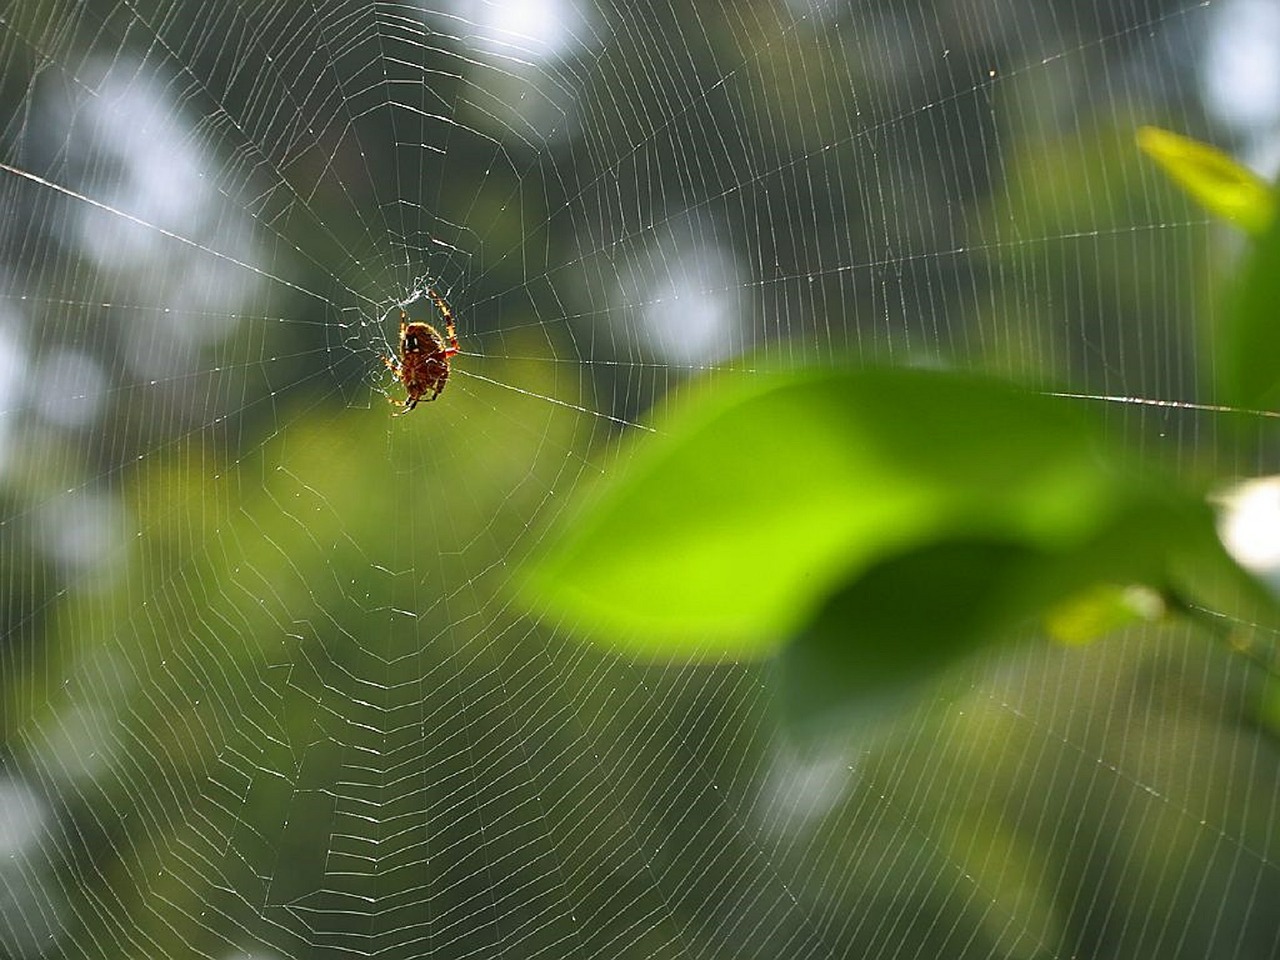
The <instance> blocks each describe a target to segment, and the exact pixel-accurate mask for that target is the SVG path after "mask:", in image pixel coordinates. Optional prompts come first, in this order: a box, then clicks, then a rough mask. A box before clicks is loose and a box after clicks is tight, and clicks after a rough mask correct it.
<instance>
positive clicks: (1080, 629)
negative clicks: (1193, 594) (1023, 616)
mask: <svg viewBox="0 0 1280 960" xmlns="http://www.w3.org/2000/svg"><path fill="white" fill-rule="evenodd" d="M1166 612H1167V608H1166V604H1165V602H1164V599H1163V598H1162V597H1161V596H1160V594H1159V593H1157V592H1156V591H1154V590H1152V589H1151V588H1150V587H1145V586H1140V585H1129V586H1120V585H1118V584H1114V583H1099V584H1095V585H1093V586H1091V587H1089V588H1087V589H1086V590H1084V591H1083V592H1081V593H1079V594H1076V595H1075V596H1071V597H1068V598H1067V599H1066V600H1064V601H1062V602H1061V603H1059V604H1057V605H1055V606H1053V607H1052V608H1050V610H1049V611H1048V613H1047V614H1046V615H1045V618H1044V627H1045V632H1046V633H1048V634H1049V636H1050V637H1052V638H1053V639H1054V640H1057V641H1058V642H1059V643H1065V644H1071V645H1078V644H1084V643H1091V642H1093V641H1094V640H1097V639H1098V638H1099V637H1102V636H1105V635H1106V634H1108V633H1111V632H1113V631H1115V630H1119V629H1121V628H1123V627H1127V626H1130V625H1132V624H1135V623H1141V622H1143V621H1152V620H1158V619H1159V618H1160V617H1162V616H1163V615H1164V614H1165V613H1166Z"/></svg>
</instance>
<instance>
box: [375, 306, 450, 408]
mask: <svg viewBox="0 0 1280 960" xmlns="http://www.w3.org/2000/svg"><path fill="white" fill-rule="evenodd" d="M427 295H428V296H429V297H431V299H432V301H433V302H434V303H435V305H436V309H437V310H439V311H440V315H441V316H442V317H444V332H445V335H444V336H443V337H442V336H440V333H439V331H438V330H436V328H435V327H433V326H431V324H429V323H423V322H421V321H419V320H414V321H410V320H409V315H408V314H407V313H405V312H404V311H403V310H401V311H400V357H399V359H397V358H395V357H383V358H382V362H383V363H384V364H386V366H387V369H388V370H390V371H391V372H392V373H394V374H395V375H396V376H397V377H398V378H399V379H400V382H401V383H403V384H404V389H405V394H406V396H405V398H404V404H403V406H404V409H403V410H401V411H400V412H399V413H397V414H396V416H398V417H399V416H403V415H404V414H406V413H408V412H409V411H410V410H412V409H413V408H414V407H416V406H417V405H418V404H419V403H426V402H429V401H431V400H434V399H435V398H436V397H438V396H440V394H441V392H442V391H443V390H444V386H445V384H446V383H447V382H448V380H449V360H450V359H451V358H452V357H454V356H456V355H457V354H458V353H459V352H460V348H459V347H458V332H457V329H456V327H455V326H454V320H453V311H452V310H450V309H449V304H447V303H446V302H445V300H444V297H442V296H440V295H439V294H438V293H436V292H435V291H434V290H428V291H427ZM391 402H392V403H396V401H395V400H392V401H391Z"/></svg>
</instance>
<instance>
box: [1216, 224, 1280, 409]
mask: <svg viewBox="0 0 1280 960" xmlns="http://www.w3.org/2000/svg"><path fill="white" fill-rule="evenodd" d="M1217 341H1218V349H1219V354H1218V355H1219V358H1220V363H1221V366H1220V367H1219V371H1220V373H1221V379H1222V389H1223V393H1224V397H1225V399H1226V402H1228V403H1231V404H1234V405H1237V406H1242V407H1244V408H1246V409H1250V410H1259V409H1262V410H1273V409H1277V408H1280V218H1277V219H1276V220H1275V221H1273V222H1272V224H1271V226H1270V227H1269V228H1268V229H1267V230H1266V232H1265V233H1263V234H1262V236H1261V237H1259V238H1258V240H1257V243H1256V244H1255V245H1254V246H1253V248H1252V249H1251V251H1250V252H1249V254H1248V257H1247V259H1246V261H1245V263H1244V267H1243V269H1242V270H1241V273H1240V285H1239V287H1238V288H1237V290H1236V295H1235V299H1234V301H1233V302H1232V303H1231V305H1230V307H1229V308H1228V313H1227V317H1226V320H1225V322H1224V323H1223V325H1222V330H1221V333H1220V335H1219V337H1218V338H1217Z"/></svg>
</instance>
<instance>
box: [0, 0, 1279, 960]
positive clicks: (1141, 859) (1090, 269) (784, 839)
mask: <svg viewBox="0 0 1280 960" xmlns="http://www.w3.org/2000/svg"><path fill="white" fill-rule="evenodd" d="M1278 33H1280V31H1278V30H1277V26H1276V21H1275V16H1274V14H1273V12H1272V9H1271V7H1270V6H1269V5H1268V4H1266V3H1261V2H1259V0H1214V2H1195V3H1191V2H1186V0H1182V2H1174V0H1122V2H1108V3H1103V2H1086V3H1067V2H1059V0H1055V2H1050V3H1044V4H1025V3H1013V2H1008V0H990V2H982V3H970V4H954V3H946V2H920V3H912V4H894V3H864V4H843V3H838V2H833V0H785V2H782V0H780V2H776V3H755V4H732V3H705V4H694V5H685V4H673V3H663V2H660V0H646V2H643V3H639V4H623V3H616V4H615V3H611V2H606V0H537V2H533V3H517V2H514V0H512V2H507V0H424V2H420V3H380V2H368V0H350V2H338V3H324V4H321V3H314V2H311V3H270V2H268V3H257V4H252V5H247V6H246V5H243V4H233V3H226V2H221V0H218V2H211V3H205V4H180V3H176V2H171V0H170V2H165V0H158V2H151V3H139V2H135V0H46V2H39V3H13V4H9V5H7V6H5V7H4V8H3V9H2V10H0V66H3V70H2V71H0V212H2V213H3V215H2V216H0V577H2V579H0V582H2V583H3V588H0V599H2V600H3V603H2V604H0V613H2V614H3V622H2V625H0V629H2V631H3V632H2V634H0V955H3V956H11V957H15V958H38V957H135V956H136V957H191V956H201V957H211V958H240V957H254V958H303V957H307V958H311V957H339V956H341V957H433V958H444V957H473V956H510V957H569V956H572V957H593V958H615V957H636V958H640V957H645V958H652V957H701V958H711V957H728V956H734V957H742V958H748V957H755V958H770V957H787V958H805V957H812V958H817V957H832V956H839V957H885V958H888V957H894V958H913V957H914V958H932V957H964V958H970V957H972V958H979V957H981V958H996V957H1000V958H1004V957H1027V958H1048V957H1051V958H1067V957H1112V956H1114V957H1121V956H1123V957H1141V956H1150V957H1157V956H1158V957H1162V958H1169V957H1197V958H1204V957H1219V958H1232V960H1243V958H1254V957H1267V956H1280V929H1277V928H1276V926H1275V923H1274V919H1273V918H1272V917H1271V911H1270V904H1271V903H1272V902H1273V901H1274V898H1275V895H1276V893H1277V888H1278V886H1280V870H1278V868H1277V860H1276V858H1277V840H1276V836H1277V830H1276V825H1277V816H1278V813H1277V807H1276V801H1275V799H1274V798H1275V796H1276V787H1277V776H1278V773H1280V768H1278V766H1277V755H1276V746H1275V742H1274V732H1272V733H1267V732H1266V731H1265V730H1262V729H1260V727H1259V725H1258V724H1257V723H1256V722H1255V719H1254V714H1253V713H1252V712H1251V707H1250V706H1249V705H1250V704H1252V703H1254V702H1255V701H1256V699H1257V696H1258V689H1257V688H1258V685H1259V682H1260V681H1259V677H1258V674H1257V671H1256V667H1255V666H1254V665H1252V664H1250V663H1249V662H1247V661H1246V660H1243V659H1242V658H1239V657H1234V656H1232V655H1231V654H1230V653H1229V652H1227V651H1224V650H1220V649H1217V648H1215V647H1213V646H1212V645H1211V644H1209V643H1206V642H1205V640H1204V638H1203V637H1200V636H1197V635H1195V634H1194V633H1193V632H1192V631H1189V630H1186V629H1178V628H1164V627H1162V628H1159V629H1156V628H1150V629H1147V630H1145V631H1140V632H1135V633H1133V634H1131V635H1127V636H1124V637H1120V638H1116V639H1114V640H1110V641H1108V642H1106V643H1102V644H1098V645H1095V646H1094V647H1091V648H1088V649H1048V648H1045V647H1043V646H1041V645H1029V646H1028V647H1026V648H1022V649H1020V650H1019V651H1018V652H1016V653H1015V654H1011V655H1009V656H999V657H995V656H993V657H992V658H990V660H989V661H984V662H982V663H980V664H976V665H974V666H973V667H972V668H971V669H970V670H968V671H967V672H965V673H963V674H962V675H960V676H958V677H953V678H950V679H949V681H948V682H947V684H945V685H944V686H942V687H940V688H939V689H938V690H937V692H936V694H935V695H934V696H933V698H932V699H931V700H930V701H929V702H928V703H926V704H924V705H923V706H922V707H921V708H920V709H918V710H916V711H914V712H909V713H906V714H904V715H903V716H901V717H899V718H897V719H896V720H894V721H892V722H889V723H887V724H886V725H885V727H884V728H882V729H881V728H877V729H876V730H874V731H861V730H856V731H848V733H849V734H850V735H849V736H842V737H838V738H833V741H832V742H831V743H830V744H823V745H814V744H803V745H801V744H797V743H794V742H792V741H791V740H790V739H789V738H788V736H787V735H786V734H785V733H783V732H781V731H780V730H779V729H778V727H777V725H776V714H775V709H774V701H773V693H772V686H771V683H772V677H771V674H770V670H769V667H768V665H745V664H735V663H723V664H719V665H714V666H707V665H703V666H699V667H696V668H693V667H683V666H678V665H645V664H637V663H634V662H630V661H627V660H624V659H620V658H617V657H614V656H612V655H610V654H609V653H608V651H607V650H606V649H604V648H603V647H602V646H600V645H594V644H591V643H583V642H581V641H582V639H583V637H582V633H581V630H579V629H578V628H577V625H575V624H573V623H569V622H552V621H548V620H546V619H540V618H538V617H535V616H532V615H530V613H529V612H528V611H527V610H525V609H524V608H522V607H521V606H519V605H518V604H517V603H516V602H515V601H514V599H513V596H514V588H515V586H516V584H517V580H518V570H519V567H520V564H521V562H522V561H523V560H525V559H526V558H527V557H528V556H529V555H530V554H531V553H532V552H533V551H535V550H536V549H537V548H538V547H539V545H540V544H543V543H545V542H546V540H547V538H548V537H549V536H552V535H553V531H554V530H555V529H556V528H557V526H558V525H561V524H565V523H569V522H571V521H572V518H573V512H572V511H573V506H572V504H573V502H574V497H575V495H576V494H577V493H579V492H580V490H581V489H582V488H583V487H584V485H585V484H587V483H588V482H589V481H591V480H592V479H593V478H594V477H596V476H598V475H600V474H601V473H603V474H606V475H607V474H609V473H611V472H613V471H617V470H620V469H623V468H624V467H625V465H626V460H627V457H628V455H629V453H628V451H629V449H630V447H629V445H628V441H629V440H630V439H631V437H632V435H635V434H639V433H643V432H645V431H651V430H652V427H651V426H650V423H651V421H652V416H653V414H654V413H655V412H660V411H661V410H662V409H663V408H664V405H665V404H666V402H667V399H666V398H667V397H668V396H669V395H670V393H671V391H673V390H674V389H676V388H678V387H679V386H680V385H681V384H683V383H685V382H687V381H689V380H691V379H694V378H696V377H698V376H699V375H700V374H701V373H703V372H704V371H707V370H713V369H716V368H718V367H720V366H722V365H724V364H729V363H736V364H739V365H742V364H743V360H744V358H746V363H747V364H748V365H750V364H753V363H765V362H767V363H770V364H773V365H775V366H781V367H787V366H791V365H800V364H803V363H808V362H813V361H819V362H821V361H827V360H836V359H845V358H850V357H851V358H854V359H855V360H873V359H877V360H886V359H887V360H890V361H894V362H904V363H906V362H910V363H930V364H947V365H951V366H954V367H957V368H963V369H975V370H988V371H994V372H997V373H1002V374H1011V375H1016V376H1019V377H1021V378H1024V379H1026V380H1029V381H1030V382H1032V383H1036V384H1041V385H1043V386H1045V387H1046V388H1047V389H1048V388H1053V389H1060V388H1061V385H1062V384H1064V383H1066V384H1070V385H1071V391H1072V393H1073V396H1074V401H1073V402H1077V403H1080V404H1082V405H1088V406H1090V407H1095V406H1102V407H1104V408H1105V410H1106V415H1107V417H1108V423H1109V424H1110V428H1111V429H1113V430H1114V431H1115V432H1116V433H1117V434H1119V435H1123V436H1125V437H1126V438H1128V439H1131V440H1133V441H1134V442H1135V443H1138V444H1142V445H1150V446H1161V447H1164V448H1166V449H1167V450H1168V451H1169V453H1170V455H1171V456H1172V457H1174V458H1175V459H1176V460H1177V461H1178V462H1179V463H1181V464H1183V465H1185V466H1186V468H1187V469H1192V468H1193V466H1195V465H1198V464H1202V463H1203V461H1204V459H1205V458H1207V457H1211V456H1215V457H1218V458H1219V461H1220V462H1216V463H1215V464H1214V466H1215V468H1216V469H1217V470H1218V471H1219V472H1220V473H1221V474H1223V475H1231V474H1256V473H1260V472H1265V471H1266V469H1267V468H1268V465H1267V464H1266V463H1259V462H1258V461H1257V460H1256V459H1251V458H1250V457H1248V456H1246V455H1245V454H1244V453H1241V454H1240V455H1239V456H1238V457H1237V458H1235V459H1234V460H1231V459H1230V456H1229V455H1228V454H1226V453H1223V452H1222V451H1223V450H1224V449H1228V450H1229V449H1230V448H1229V447H1224V446H1222V445H1220V444H1219V445H1214V446H1210V440H1212V439H1215V438H1216V437H1217V436H1218V434H1219V433H1220V431H1221V429H1222V424H1223V422H1224V420H1223V417H1224V416H1226V415H1229V414H1231V413H1232V411H1229V410H1223V409H1221V408H1218V407H1215V406H1214V405H1213V404H1212V402H1211V401H1212V399H1213V398H1212V388H1211V383H1210V382H1209V380H1208V377H1207V371H1208V370H1210V369H1211V362H1212V349H1211V347H1210V346H1208V345H1207V342H1206V340H1205V338H1203V337H1202V336H1201V332H1202V327H1201V325H1202V324H1203V323H1204V322H1205V321H1204V317H1205V315H1206V312H1208V313H1210V314H1211V313H1212V307H1211V304H1212V302H1213V298H1214V296H1215V293H1216V291H1217V290H1218V289H1219V285H1218V280H1219V279H1220V277H1221V275H1222V273H1223V269H1224V267H1223V264H1224V263H1228V262H1229V261H1230V258H1231V257H1232V256H1233V250H1234V247H1233V245H1232V241H1231V239H1230V237H1228V236H1227V235H1226V234H1225V233H1224V232H1222V231H1221V230H1220V228H1218V227H1215V226H1214V225H1212V224H1210V223H1208V222H1207V220H1206V218H1205V217H1204V215H1202V214H1201V213H1199V212H1197V211H1196V210H1194V208H1192V207H1191V206H1190V205H1189V204H1187V203H1186V202H1185V201H1184V200H1182V199H1181V198H1180V197H1179V196H1178V195H1177V194H1176V192H1175V191H1174V190H1173V189H1172V188H1170V187H1168V186H1167V185H1166V184H1165V183H1164V182H1163V181H1162V180H1161V179H1160V176H1159V174H1158V173H1157V172H1155V171H1154V170H1152V169H1151V168H1150V167H1148V166H1147V165H1146V164H1145V162H1144V161H1143V159H1142V158H1141V156H1140V155H1139V154H1138V153H1137V151H1136V149H1135V147H1134V144H1133V131H1134V129H1135V128H1136V127H1137V126H1138V125H1140V124H1143V123H1159V124H1161V125H1164V126H1168V127H1171V128H1174V129H1180V130H1185V131H1187V132H1190V133H1193V134H1197V135H1201V136H1204V137H1205V138H1207V139H1214V140H1215V142H1219V143H1222V144H1224V145H1225V146H1227V147H1228V148H1230V149H1232V150H1233V152H1235V153H1236V154H1237V155H1239V156H1241V157H1244V158H1245V159H1246V160H1248V161H1249V162H1252V163H1254V164H1256V165H1258V166H1259V167H1260V168H1263V169H1265V168H1266V165H1267V164H1268V163H1269V162H1270V160H1269V158H1271V157H1273V156H1274V153H1275V151H1274V144H1275V131H1276V129H1277V120H1278V117H1280V101H1278V100H1277V99H1276V97H1275V96H1274V94H1275V90H1276V89H1277V83H1276V82H1275V77H1276V76H1280V66H1278V64H1280V59H1278V58H1280V36H1278ZM1266 172H1268V173H1270V172H1271V171H1270V170H1267V171H1266ZM429 288H430V289H434V290H437V291H439V292H440V294H441V295H443V296H444V297H445V298H446V299H447V300H448V302H449V303H450V305H451V306H452V308H453V310H454V311H455V313H456V316H457V320H458V336H459V340H460V344H461V349H462V352H461V353H460V354H459V355H458V356H456V357H454V358H453V360H452V373H451V376H450V379H449V382H448V388H447V390H446V391H445V392H444V393H443V394H442V395H441V397H440V398H439V399H438V401H436V402H433V403H431V404H424V405H421V406H420V407H418V409H416V410H415V411H414V412H413V413H412V414H411V415H410V416H407V417H402V418H398V419H393V418H392V417H391V413H392V412H394V410H393V408H392V407H391V406H390V405H388V403H387V402H386V400H388V399H391V400H397V401H399V400H400V399H402V395H401V394H399V393H398V392H397V391H398V390H399V389H400V387H399V385H398V384H397V383H396V381H395V380H394V378H393V377H392V376H390V375H389V373H388V371H387V369H386V367H385V365H384V364H383V358H384V357H387V356H390V355H392V354H393V353H394V352H395V350H396V336H397V325H398V321H399V313H400V310H401V309H403V310H405V311H406V312H408V313H409V314H410V315H411V317H412V318H413V319H416V320H424V321H426V322H429V323H437V324H438V319H439V318H438V314H437V312H436V309H435V307H434V306H433V305H432V303H431V298H430V296H429V295H428V294H427V292H426V291H427V290H428V289H429ZM1265 429H1267V425H1266V424H1265V423H1264V422H1260V423H1259V425H1258V430H1259V432H1260V433H1261V432H1262V431H1264V430H1265ZM1223 461H1229V462H1223ZM654 602H655V603H661V597H660V596H655V598H654ZM586 639H588V640H589V639H592V638H589V637H588V638H586ZM1272 730H1274V727H1273V728H1272Z"/></svg>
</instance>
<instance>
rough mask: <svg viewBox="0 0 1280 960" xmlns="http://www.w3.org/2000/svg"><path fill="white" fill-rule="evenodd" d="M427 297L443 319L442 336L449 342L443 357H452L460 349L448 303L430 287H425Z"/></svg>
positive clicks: (456, 330) (455, 325)
mask: <svg viewBox="0 0 1280 960" xmlns="http://www.w3.org/2000/svg"><path fill="white" fill-rule="evenodd" d="M427 296H428V297H430V298H431V301H432V303H434V304H435V305H436V309H437V310H439V311H440V316H442V317H444V335H445V337H446V338H447V339H448V341H449V344H448V346H447V347H445V351H444V355H445V356H446V357H452V356H454V355H455V354H458V353H461V352H462V348H461V347H459V346H458V327H457V324H456V323H455V322H454V319H453V310H452V308H450V306H449V303H448V301H446V300H445V298H444V297H442V296H440V294H438V293H436V292H435V290H434V289H433V288H431V287H427Z"/></svg>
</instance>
